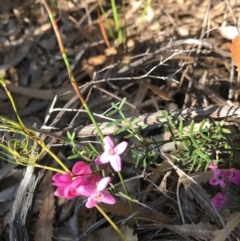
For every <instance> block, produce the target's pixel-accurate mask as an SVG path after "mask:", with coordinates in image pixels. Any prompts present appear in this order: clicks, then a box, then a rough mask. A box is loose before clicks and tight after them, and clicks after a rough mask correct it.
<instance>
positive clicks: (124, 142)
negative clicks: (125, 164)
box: [114, 141, 128, 155]
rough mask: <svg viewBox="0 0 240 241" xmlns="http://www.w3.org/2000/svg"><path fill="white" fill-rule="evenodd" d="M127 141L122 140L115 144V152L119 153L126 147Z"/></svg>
mask: <svg viewBox="0 0 240 241" xmlns="http://www.w3.org/2000/svg"><path fill="white" fill-rule="evenodd" d="M127 146H128V143H127V142H126V141H123V142H121V143H119V144H118V145H117V146H115V148H114V151H115V153H116V154H118V155H121V154H122V153H123V152H124V151H125V150H126V149H127Z"/></svg>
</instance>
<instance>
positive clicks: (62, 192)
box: [54, 187, 76, 199]
mask: <svg viewBox="0 0 240 241" xmlns="http://www.w3.org/2000/svg"><path fill="white" fill-rule="evenodd" d="M54 195H55V196H57V197H61V198H68V199H71V198H74V197H76V195H75V194H74V193H72V192H71V190H70V187H58V188H57V190H56V191H55V192H54Z"/></svg>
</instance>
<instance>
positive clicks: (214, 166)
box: [208, 162, 217, 170]
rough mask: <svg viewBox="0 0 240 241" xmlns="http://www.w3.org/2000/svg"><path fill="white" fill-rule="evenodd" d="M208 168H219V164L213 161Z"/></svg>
mask: <svg viewBox="0 0 240 241" xmlns="http://www.w3.org/2000/svg"><path fill="white" fill-rule="evenodd" d="M208 168H210V169H212V170H214V169H217V165H216V164H215V163H214V162H211V163H210V164H209V166H208Z"/></svg>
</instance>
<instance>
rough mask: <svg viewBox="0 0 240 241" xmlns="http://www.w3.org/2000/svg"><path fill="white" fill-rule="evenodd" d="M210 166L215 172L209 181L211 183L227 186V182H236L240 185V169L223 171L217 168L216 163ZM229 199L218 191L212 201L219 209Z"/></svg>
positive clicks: (222, 186)
mask: <svg viewBox="0 0 240 241" xmlns="http://www.w3.org/2000/svg"><path fill="white" fill-rule="evenodd" d="M209 168H210V169H211V170H212V172H213V177H212V178H211V180H210V181H209V183H210V184H211V185H214V186H215V185H218V184H219V185H220V187H221V188H225V187H226V185H227V183H234V184H235V185H240V170H238V169H236V168H232V169H229V170H227V171H223V170H220V169H218V168H217V166H216V165H215V164H214V163H210V165H209ZM227 201H228V199H227V197H225V196H224V195H223V194H222V193H220V192H219V193H217V194H216V195H215V196H214V197H213V198H212V203H213V205H214V207H215V208H216V209H217V210H219V209H220V208H222V207H223V206H224V204H225V203H226V202H227Z"/></svg>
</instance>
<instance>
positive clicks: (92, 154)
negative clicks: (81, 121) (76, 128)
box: [62, 131, 99, 162]
mask: <svg viewBox="0 0 240 241" xmlns="http://www.w3.org/2000/svg"><path fill="white" fill-rule="evenodd" d="M67 137H68V139H67V140H64V141H62V143H64V144H67V145H70V146H71V147H72V155H70V156H69V157H68V159H70V160H71V159H77V158H83V159H85V160H87V161H89V162H90V161H91V160H93V159H94V158H96V157H97V156H99V152H98V151H97V150H96V149H95V147H94V146H93V145H92V144H91V143H90V142H89V143H88V145H87V146H83V147H81V148H80V147H79V146H77V145H76V143H75V141H74V139H75V133H74V132H73V133H70V132H69V131H67Z"/></svg>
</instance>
